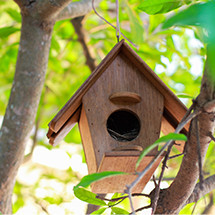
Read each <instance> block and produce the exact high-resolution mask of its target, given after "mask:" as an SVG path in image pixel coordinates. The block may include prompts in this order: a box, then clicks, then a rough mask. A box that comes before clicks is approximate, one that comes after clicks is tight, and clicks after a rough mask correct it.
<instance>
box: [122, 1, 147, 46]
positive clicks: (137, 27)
mask: <svg viewBox="0 0 215 215" xmlns="http://www.w3.org/2000/svg"><path fill="white" fill-rule="evenodd" d="M126 9H127V12H128V17H129V20H130V27H131V32H132V34H131V36H132V40H133V41H135V42H136V43H137V44H141V43H143V33H144V29H143V26H142V25H141V24H140V22H139V20H138V19H137V16H136V14H134V13H133V11H132V10H131V8H130V7H129V5H128V6H127V7H126Z"/></svg>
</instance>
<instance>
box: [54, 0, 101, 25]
mask: <svg viewBox="0 0 215 215" xmlns="http://www.w3.org/2000/svg"><path fill="white" fill-rule="evenodd" d="M100 1H101V0H95V6H96V5H98V4H99V2H100ZM91 10H92V0H82V1H78V2H72V3H70V4H69V5H68V6H67V7H66V8H64V9H63V10H62V11H61V12H60V13H59V14H58V16H57V18H56V21H58V20H64V19H72V18H75V17H78V16H84V15H86V14H87V13H89V12H90V11H91Z"/></svg>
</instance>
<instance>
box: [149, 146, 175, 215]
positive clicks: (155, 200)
mask: <svg viewBox="0 0 215 215" xmlns="http://www.w3.org/2000/svg"><path fill="white" fill-rule="evenodd" d="M173 145H174V142H172V144H171V145H170V146H169V147H168V150H167V153H166V155H165V158H164V160H163V165H162V169H161V174H160V177H159V180H158V185H157V187H156V188H155V195H154V199H153V202H152V214H154V212H155V211H156V208H157V203H158V199H159V195H160V184H161V181H162V179H163V175H164V171H165V168H166V164H167V161H168V158H169V154H170V152H171V149H172V147H173Z"/></svg>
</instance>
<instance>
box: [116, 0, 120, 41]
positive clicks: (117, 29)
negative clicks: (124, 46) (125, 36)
mask: <svg viewBox="0 0 215 215" xmlns="http://www.w3.org/2000/svg"><path fill="white" fill-rule="evenodd" d="M116 38H117V42H119V39H120V26H119V0H116Z"/></svg>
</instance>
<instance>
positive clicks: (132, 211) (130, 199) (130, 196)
mask: <svg viewBox="0 0 215 215" xmlns="http://www.w3.org/2000/svg"><path fill="white" fill-rule="evenodd" d="M128 198H129V202H130V207H131V215H135V210H134V205H133V202H132V195H131V192H130V190H129V189H128Z"/></svg>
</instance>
